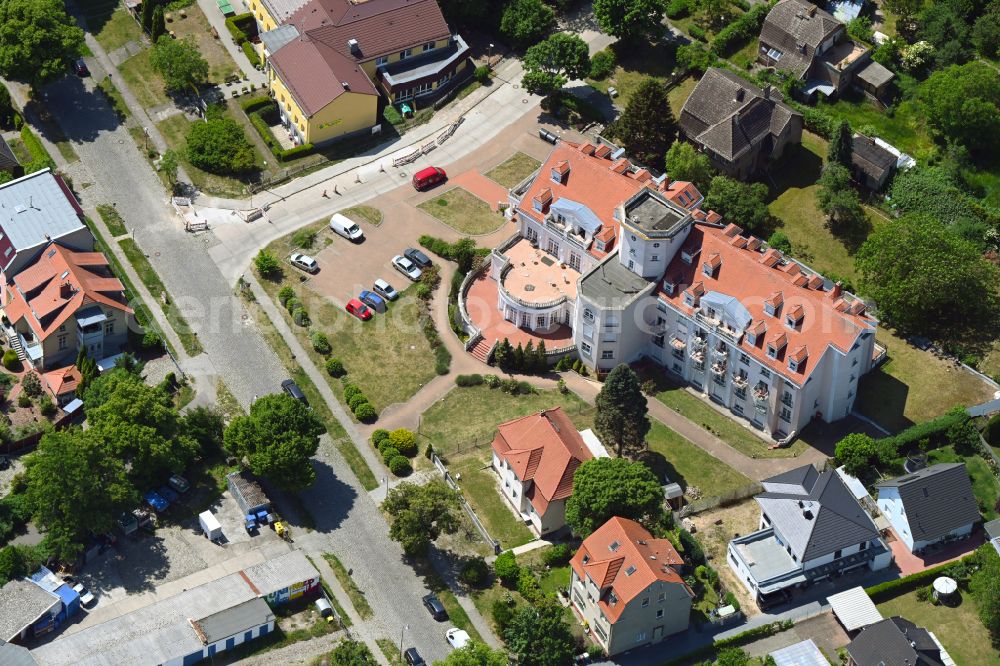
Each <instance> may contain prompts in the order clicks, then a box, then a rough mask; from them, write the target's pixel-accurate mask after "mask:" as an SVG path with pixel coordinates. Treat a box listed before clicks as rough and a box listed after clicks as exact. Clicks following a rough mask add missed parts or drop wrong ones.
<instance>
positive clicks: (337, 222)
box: [330, 213, 365, 241]
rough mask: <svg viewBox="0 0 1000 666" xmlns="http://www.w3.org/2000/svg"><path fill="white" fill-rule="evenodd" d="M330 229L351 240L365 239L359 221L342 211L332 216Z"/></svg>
mask: <svg viewBox="0 0 1000 666" xmlns="http://www.w3.org/2000/svg"><path fill="white" fill-rule="evenodd" d="M330 230H331V231H333V233H335V234H337V235H339V236H343V237H344V238H346V239H347V240H350V241H362V240H364V239H365V234H364V232H363V231H361V227H359V226H358V223H357V222H355V221H354V220H352V219H350V218H348V217H346V216H344V215H341V214H340V213H334V214H333V215H332V216H330Z"/></svg>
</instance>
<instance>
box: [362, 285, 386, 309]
mask: <svg viewBox="0 0 1000 666" xmlns="http://www.w3.org/2000/svg"><path fill="white" fill-rule="evenodd" d="M358 299H360V300H361V302H362V303H364V304H365V305H367V306H368V307H370V308H371V309H372V310H374V311H375V312H385V308H386V304H385V300H384V299H383V298H382V297H381V296H379V295H378V294H376V293H375V292H374V291H368V290H367V289H363V290H362V291H361V293H360V294H358Z"/></svg>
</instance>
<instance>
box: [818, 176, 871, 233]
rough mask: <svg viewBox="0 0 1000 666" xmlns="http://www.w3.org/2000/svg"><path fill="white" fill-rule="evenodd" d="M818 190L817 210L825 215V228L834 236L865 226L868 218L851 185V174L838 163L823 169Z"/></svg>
mask: <svg viewBox="0 0 1000 666" xmlns="http://www.w3.org/2000/svg"><path fill="white" fill-rule="evenodd" d="M819 185H820V189H819V192H818V193H817V195H816V199H817V201H818V202H819V208H820V210H822V211H823V212H824V213H826V221H827V226H828V227H830V229H831V231H833V232H834V234H837V235H841V234H844V233H849V232H851V231H854V230H857V229H859V228H861V227H863V226H865V225H866V224H867V222H868V218H867V216H866V215H865V209H864V208H862V207H861V199H860V198H859V197H858V193H857V191H856V190H855V189H854V187H853V186H852V185H851V173H850V172H849V171H848V170H847V168H846V167H844V166H843V165H842V164H840V163H839V162H830V163H829V164H827V165H826V166H825V167H823V174H822V175H821V176H820V178H819Z"/></svg>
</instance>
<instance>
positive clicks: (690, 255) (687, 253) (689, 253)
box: [681, 248, 701, 264]
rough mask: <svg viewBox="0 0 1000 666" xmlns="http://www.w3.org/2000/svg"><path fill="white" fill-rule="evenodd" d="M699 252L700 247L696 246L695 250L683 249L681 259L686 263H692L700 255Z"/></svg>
mask: <svg viewBox="0 0 1000 666" xmlns="http://www.w3.org/2000/svg"><path fill="white" fill-rule="evenodd" d="M699 252H701V249H700V248H695V249H693V250H681V261H683V262H684V263H685V264H691V263H692V262H693V261H694V258H695V257H697V256H698V253H699Z"/></svg>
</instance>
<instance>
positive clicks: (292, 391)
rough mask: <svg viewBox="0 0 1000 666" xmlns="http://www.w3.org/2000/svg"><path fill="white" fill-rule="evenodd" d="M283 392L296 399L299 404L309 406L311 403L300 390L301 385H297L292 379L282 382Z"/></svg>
mask: <svg viewBox="0 0 1000 666" xmlns="http://www.w3.org/2000/svg"><path fill="white" fill-rule="evenodd" d="M281 390H282V391H284V392H285V393H287V394H288V395H290V396H292V397H293V398H295V399H296V400H298V401H299V402H301V403H303V404H306V405H308V404H309V401H308V400H306V396H305V394H304V393H303V392H302V389H300V388H299V385H298V384H296V383H295V382H294V381H292V380H291V379H286V380H285V381H283V382H281Z"/></svg>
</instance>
